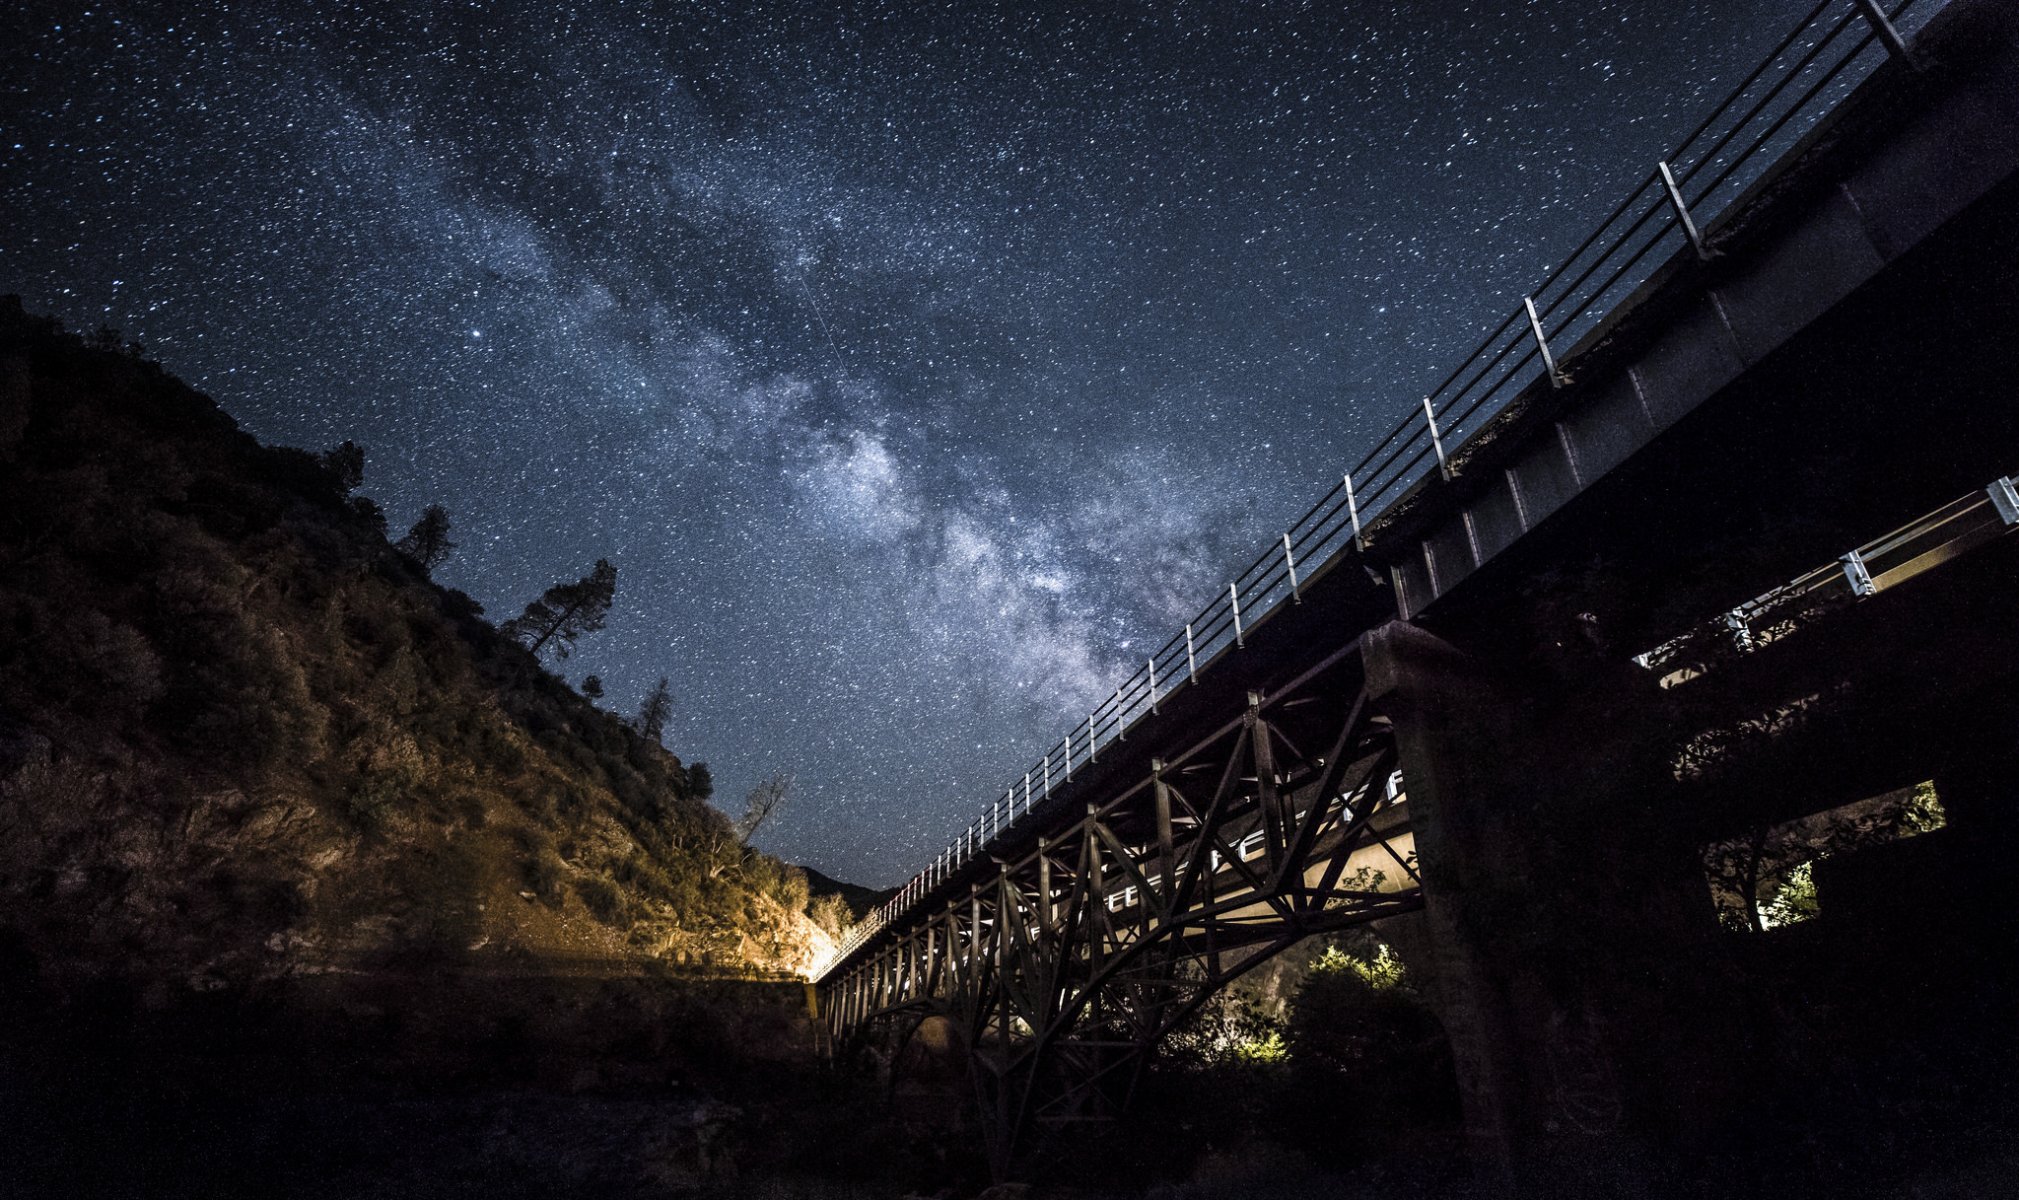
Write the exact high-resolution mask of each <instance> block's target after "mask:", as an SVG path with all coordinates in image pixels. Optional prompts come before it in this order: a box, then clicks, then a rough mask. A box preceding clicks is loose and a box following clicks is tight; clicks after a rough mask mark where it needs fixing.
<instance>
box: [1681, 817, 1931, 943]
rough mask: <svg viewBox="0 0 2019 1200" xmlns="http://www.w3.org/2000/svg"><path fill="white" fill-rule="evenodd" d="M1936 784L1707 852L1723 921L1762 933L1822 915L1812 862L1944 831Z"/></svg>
mask: <svg viewBox="0 0 2019 1200" xmlns="http://www.w3.org/2000/svg"><path fill="white" fill-rule="evenodd" d="M1946 821H1947V817H1946V815H1945V814H1944V812H1943V810H1942V802H1941V800H1940V798H1939V797H1938V796H1937V795H1936V793H1935V785H1934V784H1932V783H1926V782H1924V783H1920V784H1917V785H1915V786H1914V787H1911V788H1903V789H1901V790H1900V791H1897V792H1891V793H1888V794H1886V795H1883V796H1874V797H1871V798H1869V799H1866V800H1860V801H1856V802H1854V803H1851V804H1845V805H1841V806H1839V807H1837V808H1833V809H1830V810H1828V811H1827V812H1821V813H1817V814H1815V815H1813V816H1808V817H1803V818H1800V819H1798V820H1794V821H1786V822H1782V823H1781V824H1779V825H1772V826H1769V825H1765V824H1761V825H1756V826H1755V827H1754V828H1753V829H1751V830H1750V831H1748V832H1747V833H1746V834H1744V835H1742V836H1740V837H1735V838H1727V839H1724V840H1721V841H1717V842H1712V843H1711V844H1710V845H1708V846H1706V847H1704V850H1703V863H1704V873H1705V876H1706V877H1707V878H1708V880H1709V882H1710V889H1711V898H1712V900H1713V902H1714V903H1715V904H1716V905H1717V909H1718V919H1719V920H1720V921H1721V922H1722V923H1723V924H1724V926H1725V927H1726V928H1728V929H1731V930H1734V931H1736V932H1746V931H1751V932H1754V933H1759V932H1764V931H1766V930H1768V929H1773V928H1776V927H1778V926H1782V925H1792V924H1796V923H1799V922H1801V921H1806V920H1810V919H1812V918H1814V917H1816V916H1817V915H1819V914H1820V912H1821V906H1820V903H1819V900H1818V897H1817V894H1816V886H1815V880H1814V878H1813V876H1812V874H1811V871H1812V865H1813V864H1814V863H1816V862H1818V861H1820V860H1822V859H1825V858H1835V857H1839V856H1845V855H1853V854H1858V853H1860V852H1862V851H1865V850H1867V849H1870V848H1872V847H1875V846H1883V845H1885V844H1887V843H1889V842H1896V841H1899V840H1901V839H1902V838H1909V837H1915V836H1917V835H1919V834H1923V833H1928V832H1931V831H1933V830H1936V829H1940V828H1942V826H1943V825H1944V824H1945V823H1946Z"/></svg>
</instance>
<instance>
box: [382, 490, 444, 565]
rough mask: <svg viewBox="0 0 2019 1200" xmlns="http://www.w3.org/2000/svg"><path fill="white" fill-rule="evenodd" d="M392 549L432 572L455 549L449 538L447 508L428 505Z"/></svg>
mask: <svg viewBox="0 0 2019 1200" xmlns="http://www.w3.org/2000/svg"><path fill="white" fill-rule="evenodd" d="M394 549H396V550H398V551H399V552H400V553H402V554H404V555H406V556H407V557H408V558H411V559H413V560H414V561H415V562H417V563H419V564H421V570H423V571H429V572H432V571H433V570H434V569H435V568H436V567H438V566H440V565H442V563H443V562H444V561H446V560H447V559H448V557H449V555H450V554H452V553H454V552H455V549H456V544H455V543H454V542H452V541H450V540H449V510H448V509H446V508H443V507H442V506H441V505H439V504H430V505H428V507H427V508H426V509H424V510H423V511H422V512H421V519H420V520H418V521H415V522H414V527H413V528H412V529H409V530H407V536H405V537H403V538H401V539H400V540H399V541H398V542H397V543H395V544H394Z"/></svg>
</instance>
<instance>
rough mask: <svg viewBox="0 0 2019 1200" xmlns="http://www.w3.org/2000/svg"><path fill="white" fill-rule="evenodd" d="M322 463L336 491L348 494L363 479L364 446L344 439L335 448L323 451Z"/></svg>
mask: <svg viewBox="0 0 2019 1200" xmlns="http://www.w3.org/2000/svg"><path fill="white" fill-rule="evenodd" d="M322 465H323V469H324V470H326V471H328V472H329V474H330V480H331V481H332V482H333V483H335V484H336V485H337V489H338V491H340V492H341V493H342V494H343V495H345V496H349V495H350V494H351V493H352V492H355V491H357V490H358V486H359V485H360V484H362V483H364V481H365V448H364V447H363V446H360V445H358V444H357V443H356V442H353V441H350V440H348V439H346V440H345V441H344V443H343V444H342V445H340V446H338V447H337V448H336V449H334V450H325V451H323V455H322Z"/></svg>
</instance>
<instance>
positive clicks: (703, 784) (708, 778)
mask: <svg viewBox="0 0 2019 1200" xmlns="http://www.w3.org/2000/svg"><path fill="white" fill-rule="evenodd" d="M714 794H715V775H714V773H713V772H711V771H710V770H709V769H708V764H707V763H705V762H697V763H689V764H688V766H687V796H688V798H689V799H691V800H706V799H708V798H709V797H710V796H713V795H714Z"/></svg>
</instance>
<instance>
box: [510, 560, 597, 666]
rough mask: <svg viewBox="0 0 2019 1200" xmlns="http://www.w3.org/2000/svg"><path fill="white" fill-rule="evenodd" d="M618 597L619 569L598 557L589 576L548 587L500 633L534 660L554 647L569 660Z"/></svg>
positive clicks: (560, 656)
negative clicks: (513, 640) (512, 640)
mask: <svg viewBox="0 0 2019 1200" xmlns="http://www.w3.org/2000/svg"><path fill="white" fill-rule="evenodd" d="M616 596H617V568H615V567H613V566H611V565H610V560H609V559H607V558H599V559H597V560H596V566H595V568H594V569H593V570H591V571H590V572H589V573H588V574H587V575H584V576H582V578H580V579H578V580H576V581H575V582H573V583H557V584H555V585H554V586H553V587H550V588H548V589H547V590H546V591H545V592H544V593H542V594H541V596H540V598H539V599H538V600H535V601H533V602H532V603H531V604H528V605H527V606H526V611H525V612H523V613H520V614H519V615H518V616H516V617H513V618H512V619H511V620H509V621H507V622H505V623H504V624H503V625H502V626H500V627H499V630H498V631H499V632H500V633H503V634H504V635H505V636H506V637H509V638H513V639H515V640H517V641H518V642H520V643H521V644H522V645H524V646H525V647H526V649H527V650H528V651H530V652H531V653H532V654H533V655H534V656H535V657H538V656H539V654H540V652H541V651H542V650H544V649H546V648H547V647H548V646H552V647H553V648H554V657H555V658H557V659H560V658H566V657H568V655H569V654H571V653H573V652H574V649H575V639H576V638H578V637H581V636H582V635H583V634H585V633H594V632H596V631H597V630H598V629H601V628H603V622H604V621H605V620H608V619H609V616H610V602H611V601H612V600H614V599H615V598H616Z"/></svg>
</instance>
